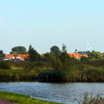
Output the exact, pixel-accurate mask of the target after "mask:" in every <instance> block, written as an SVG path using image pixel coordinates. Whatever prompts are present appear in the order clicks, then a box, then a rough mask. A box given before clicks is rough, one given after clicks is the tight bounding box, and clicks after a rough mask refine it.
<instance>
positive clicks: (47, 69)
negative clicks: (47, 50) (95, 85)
mask: <svg viewBox="0 0 104 104" xmlns="http://www.w3.org/2000/svg"><path fill="white" fill-rule="evenodd" d="M0 81H42V82H104V61H98V62H96V64H95V62H81V61H78V60H77V61H73V60H69V61H68V62H65V63H60V61H58V60H57V61H56V62H55V63H54V64H52V65H50V64H48V62H15V63H13V62H2V63H0Z"/></svg>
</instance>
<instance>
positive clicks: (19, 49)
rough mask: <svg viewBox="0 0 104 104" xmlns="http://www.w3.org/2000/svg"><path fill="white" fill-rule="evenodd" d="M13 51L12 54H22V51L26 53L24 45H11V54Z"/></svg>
mask: <svg viewBox="0 0 104 104" xmlns="http://www.w3.org/2000/svg"><path fill="white" fill-rule="evenodd" d="M13 53H14V54H15V53H17V54H24V53H26V48H25V47H24V46H16V47H13V48H12V52H11V54H13Z"/></svg>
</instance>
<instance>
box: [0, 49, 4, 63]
mask: <svg viewBox="0 0 104 104" xmlns="http://www.w3.org/2000/svg"><path fill="white" fill-rule="evenodd" d="M4 56H5V54H4V53H3V51H2V50H0V61H1V60H2V59H3V57H4Z"/></svg>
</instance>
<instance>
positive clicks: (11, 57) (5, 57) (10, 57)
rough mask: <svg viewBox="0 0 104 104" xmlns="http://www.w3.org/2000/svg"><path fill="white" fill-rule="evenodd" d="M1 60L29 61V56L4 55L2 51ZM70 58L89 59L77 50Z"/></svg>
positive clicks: (70, 54)
mask: <svg viewBox="0 0 104 104" xmlns="http://www.w3.org/2000/svg"><path fill="white" fill-rule="evenodd" d="M0 53H1V54H0V59H1V60H2V61H26V60H28V59H29V54H3V53H2V52H1V51H0ZM68 55H69V57H73V58H75V59H78V60H80V59H81V57H88V55H87V53H80V52H77V49H76V50H75V52H74V53H68ZM40 57H44V54H40Z"/></svg>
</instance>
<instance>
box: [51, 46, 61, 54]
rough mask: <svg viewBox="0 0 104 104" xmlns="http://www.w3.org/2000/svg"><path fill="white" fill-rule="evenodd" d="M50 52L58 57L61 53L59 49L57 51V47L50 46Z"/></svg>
mask: <svg viewBox="0 0 104 104" xmlns="http://www.w3.org/2000/svg"><path fill="white" fill-rule="evenodd" d="M50 51H51V52H52V53H54V54H55V55H59V54H60V53H61V51H60V49H59V47H58V46H52V47H51V48H50Z"/></svg>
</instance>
